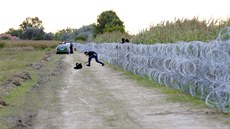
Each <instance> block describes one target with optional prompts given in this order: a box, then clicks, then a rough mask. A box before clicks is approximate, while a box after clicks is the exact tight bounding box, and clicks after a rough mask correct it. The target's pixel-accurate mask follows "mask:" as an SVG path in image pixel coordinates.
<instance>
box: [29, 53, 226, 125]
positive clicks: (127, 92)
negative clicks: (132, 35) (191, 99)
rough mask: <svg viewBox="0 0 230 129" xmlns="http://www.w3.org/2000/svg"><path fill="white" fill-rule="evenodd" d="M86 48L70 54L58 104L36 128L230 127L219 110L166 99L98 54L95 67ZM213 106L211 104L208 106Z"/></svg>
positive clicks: (42, 116) (40, 118) (39, 117)
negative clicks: (103, 62) (77, 67)
mask: <svg viewBox="0 0 230 129" xmlns="http://www.w3.org/2000/svg"><path fill="white" fill-rule="evenodd" d="M86 60H87V57H86V56H85V55H83V54H81V53H74V54H73V55H66V56H65V59H64V61H65V62H66V63H67V64H68V69H67V70H66V71H65V74H64V75H63V78H64V80H65V81H64V86H63V87H62V89H61V91H60V94H59V96H58V98H59V99H58V102H56V104H57V105H58V107H60V108H58V110H52V111H50V110H49V109H44V110H42V111H40V113H39V114H38V115H37V118H36V120H35V123H36V124H34V127H33V128H36V129H53V128H55V129H229V128H230V126H229V125H225V124H224V122H223V121H221V119H219V117H218V116H217V115H213V114H209V113H207V111H206V110H203V109H199V108H196V109H195V108H192V107H190V106H188V105H187V104H183V103H173V102H171V103H170V102H168V101H166V99H165V98H166V97H167V96H166V95H164V94H162V93H160V92H159V91H156V90H155V89H154V88H148V87H144V86H141V85H140V84H138V83H137V82H135V81H134V80H132V79H129V78H128V77H127V76H126V75H124V73H122V72H120V71H116V70H114V69H112V68H110V67H108V66H106V65H105V66H101V65H100V64H97V63H96V62H95V61H94V60H93V61H92V65H91V67H86V66H85V65H83V69H80V70H73V67H74V65H75V63H76V62H85V61H86ZM207 110H208V109H207Z"/></svg>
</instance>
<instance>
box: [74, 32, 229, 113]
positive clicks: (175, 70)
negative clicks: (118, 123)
mask: <svg viewBox="0 0 230 129" xmlns="http://www.w3.org/2000/svg"><path fill="white" fill-rule="evenodd" d="M226 30H227V31H226ZM223 31H225V32H227V33H228V34H222V33H223ZM220 33H221V34H219V35H218V38H217V40H214V41H210V42H208V43H204V42H201V41H193V42H178V43H175V44H170V43H168V44H154V45H144V44H132V43H124V44H121V43H103V44H96V43H88V44H80V43H76V44H75V47H76V48H77V49H78V50H79V51H81V52H84V51H89V50H93V51H96V52H97V53H98V55H99V58H101V59H103V60H104V61H106V62H108V63H110V64H112V65H115V66H118V67H121V68H123V69H124V70H127V71H130V72H132V73H134V74H135V75H138V76H141V77H148V78H149V79H150V80H153V81H156V82H158V83H159V84H162V85H165V86H168V87H172V88H174V89H179V90H182V91H183V92H185V93H188V94H190V95H192V96H196V97H199V98H201V99H203V100H205V103H206V104H207V105H208V106H212V107H216V108H217V109H219V110H221V111H223V112H228V113H229V112H230V40H227V38H226V37H227V36H229V34H230V28H225V30H222V31H221V32H220ZM223 35H224V36H223ZM226 35H227V36H226ZM229 37H230V36H229Z"/></svg>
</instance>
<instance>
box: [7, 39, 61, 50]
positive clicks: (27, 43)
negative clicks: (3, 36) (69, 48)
mask: <svg viewBox="0 0 230 129" xmlns="http://www.w3.org/2000/svg"><path fill="white" fill-rule="evenodd" d="M59 42H60V41H45V40H39V41H31V40H4V49H6V50H15V48H17V50H18V49H19V48H29V47H31V48H33V49H48V48H52V49H53V48H55V47H56V46H57V45H58V44H59Z"/></svg>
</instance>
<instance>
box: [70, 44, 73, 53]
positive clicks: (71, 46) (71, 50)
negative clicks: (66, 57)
mask: <svg viewBox="0 0 230 129" xmlns="http://www.w3.org/2000/svg"><path fill="white" fill-rule="evenodd" d="M70 54H73V44H72V43H70Z"/></svg>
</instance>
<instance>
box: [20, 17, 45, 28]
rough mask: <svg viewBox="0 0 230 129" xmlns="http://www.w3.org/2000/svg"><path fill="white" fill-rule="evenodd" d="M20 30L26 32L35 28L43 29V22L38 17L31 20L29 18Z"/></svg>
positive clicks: (21, 25)
mask: <svg viewBox="0 0 230 129" xmlns="http://www.w3.org/2000/svg"><path fill="white" fill-rule="evenodd" d="M19 26H20V29H22V30H23V31H24V30H26V29H27V28H28V27H35V28H40V29H42V28H43V25H42V21H41V20H39V18H38V17H34V18H30V17H27V18H26V19H25V20H24V21H23V22H22V23H21V24H20V25H19Z"/></svg>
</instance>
